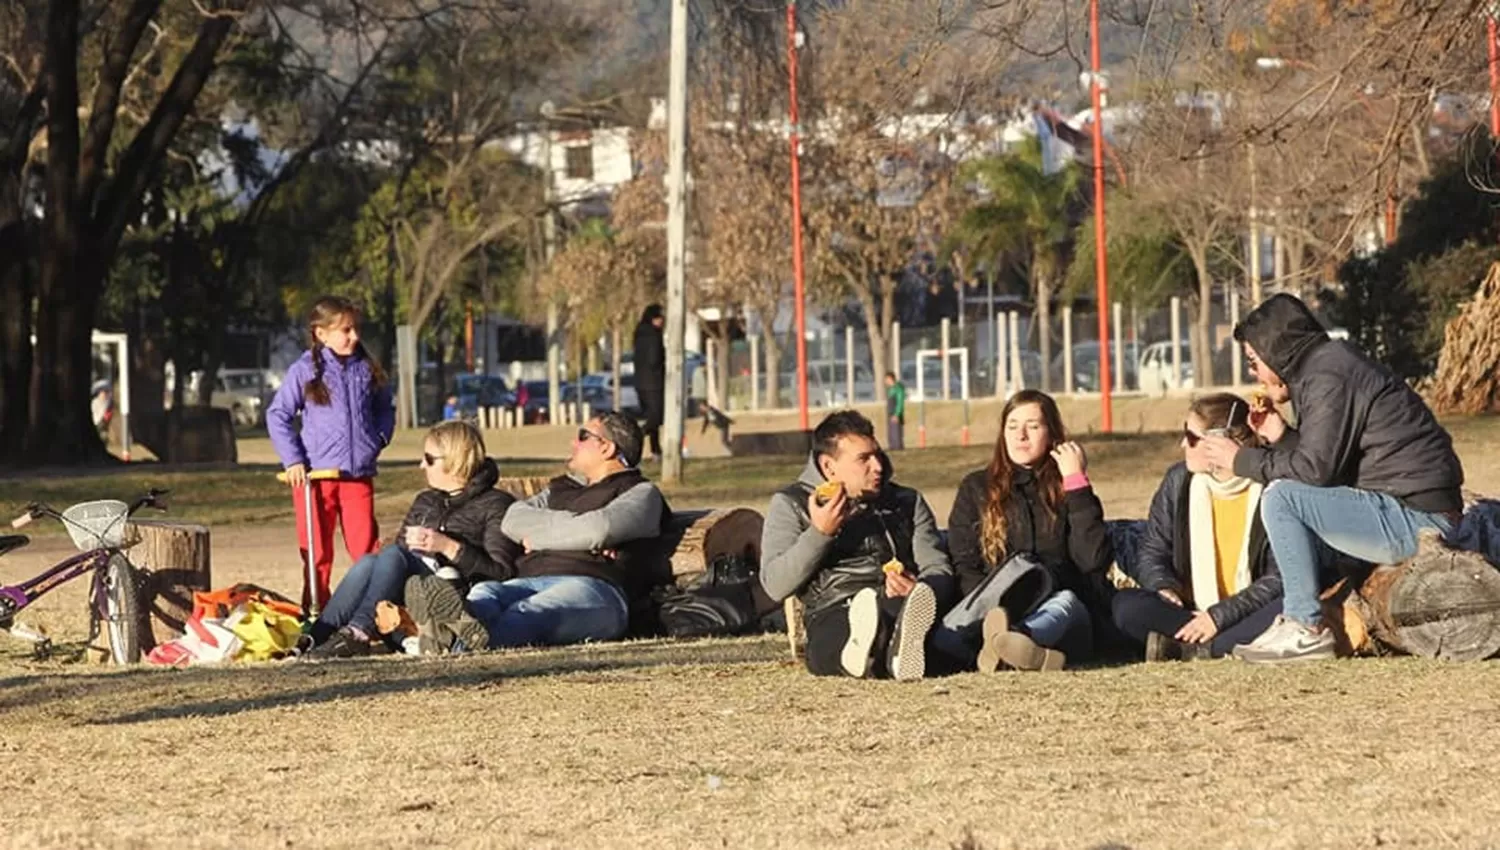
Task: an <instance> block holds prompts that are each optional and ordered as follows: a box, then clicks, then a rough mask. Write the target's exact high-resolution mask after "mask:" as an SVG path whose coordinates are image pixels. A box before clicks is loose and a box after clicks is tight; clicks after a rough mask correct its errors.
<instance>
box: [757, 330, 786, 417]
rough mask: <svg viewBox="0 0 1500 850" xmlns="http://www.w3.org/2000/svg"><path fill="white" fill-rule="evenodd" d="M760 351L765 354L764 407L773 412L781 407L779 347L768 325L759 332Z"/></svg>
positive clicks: (774, 333) (774, 334) (773, 332)
mask: <svg viewBox="0 0 1500 850" xmlns="http://www.w3.org/2000/svg"><path fill="white" fill-rule="evenodd" d="M760 339H761V342H762V346H761V348H762V350H764V351H765V353H766V364H765V366H766V375H765V378H766V384H765V386H766V402H765V403H766V407H767V408H769V409H771V410H775V409H777V408H779V407H781V346H780V345H778V344H777V342H776V332H775V331H774V330H773V329H772V328H771V326H770V325H763V326H762V329H761V332H760Z"/></svg>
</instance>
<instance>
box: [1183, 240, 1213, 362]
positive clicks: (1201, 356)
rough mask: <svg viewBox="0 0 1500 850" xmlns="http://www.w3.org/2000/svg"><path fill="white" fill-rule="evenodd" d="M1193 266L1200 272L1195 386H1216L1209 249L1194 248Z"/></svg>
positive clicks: (1195, 328) (1194, 346)
mask: <svg viewBox="0 0 1500 850" xmlns="http://www.w3.org/2000/svg"><path fill="white" fill-rule="evenodd" d="M1189 253H1191V254H1192V257H1193V268H1194V269H1195V270H1196V271H1197V273H1198V315H1197V317H1196V318H1195V319H1194V321H1193V334H1192V349H1193V386H1194V387H1196V388H1197V389H1200V390H1201V389H1206V388H1208V387H1212V386H1216V384H1215V382H1214V358H1213V341H1212V338H1213V311H1214V300H1213V298H1214V280H1213V277H1212V276H1211V275H1210V274H1209V272H1208V250H1207V249H1206V248H1205V249H1203V250H1201V251H1200V250H1192V251H1190V252H1189Z"/></svg>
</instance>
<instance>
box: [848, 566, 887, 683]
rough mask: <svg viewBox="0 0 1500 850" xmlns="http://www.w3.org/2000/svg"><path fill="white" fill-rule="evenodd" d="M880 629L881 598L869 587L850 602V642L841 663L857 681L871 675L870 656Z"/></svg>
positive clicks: (855, 595)
mask: <svg viewBox="0 0 1500 850" xmlns="http://www.w3.org/2000/svg"><path fill="white" fill-rule="evenodd" d="M879 627H880V597H879V595H878V594H877V593H876V592H875V588H873V587H867V588H865V589H864V590H861V591H860V592H858V593H856V594H854V598H853V599H851V600H849V640H847V641H846V642H845V643H844V653H843V655H841V656H840V657H839V663H840V664H841V665H842V666H843V668H844V672H845V673H848V674H849V675H850V676H853V677H854V678H856V679H863V678H865V677H866V676H867V675H869V673H870V655H871V653H873V652H874V651H875V632H876V631H877V630H878V629H879Z"/></svg>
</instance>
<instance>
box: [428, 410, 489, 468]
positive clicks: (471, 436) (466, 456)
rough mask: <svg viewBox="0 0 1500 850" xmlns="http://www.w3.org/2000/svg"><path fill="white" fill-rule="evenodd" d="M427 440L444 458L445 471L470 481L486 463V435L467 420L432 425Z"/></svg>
mask: <svg viewBox="0 0 1500 850" xmlns="http://www.w3.org/2000/svg"><path fill="white" fill-rule="evenodd" d="M427 441H428V442H429V443H432V444H433V445H434V446H436V447H437V453H438V454H440V455H442V458H443V461H442V462H443V471H444V472H447V473H448V474H449V475H452V476H453V477H454V478H458V479H461V480H463V481H468V480H469V478H471V477H472V476H473V475H474V472H475V471H476V470H478V469H479V467H480V465H481V464H483V463H484V454H485V452H484V437H483V436H482V435H481V434H480V433H479V429H478V428H475V427H474V426H473V425H470V424H469V423H467V422H460V421H452V422H443V423H441V424H439V425H434V426H432V430H431V431H428V432H427Z"/></svg>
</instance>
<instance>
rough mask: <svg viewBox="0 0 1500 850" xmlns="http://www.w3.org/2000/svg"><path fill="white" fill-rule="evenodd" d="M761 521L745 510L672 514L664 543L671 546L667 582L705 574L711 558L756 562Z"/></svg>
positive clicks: (757, 560)
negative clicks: (730, 556) (724, 557)
mask: <svg viewBox="0 0 1500 850" xmlns="http://www.w3.org/2000/svg"><path fill="white" fill-rule="evenodd" d="M764 524H765V520H764V519H762V518H761V515H760V514H759V513H758V512H756V511H752V510H750V509H749V508H732V509H728V510H714V511H692V512H684V513H678V514H674V515H673V517H672V530H671V532H669V534H668V537H667V539H666V541H665V542H666V543H667V544H668V545H669V546H670V547H671V548H670V549H669V550H668V551H670V552H671V553H672V554H671V558H670V564H671V569H672V575H671V579H670V580H671V581H673V582H677V583H681V582H682V581H683V580H685V579H691V578H692V577H693V576H698V575H702V574H703V573H706V572H708V568H709V566H710V565H711V564H713V562H714V559H715V558H718V557H720V556H721V555H733V556H737V557H741V558H747V559H749V560H750V561H752V562H754V563H756V564H759V563H760V532H761V527H762V526H763V525H764Z"/></svg>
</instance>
